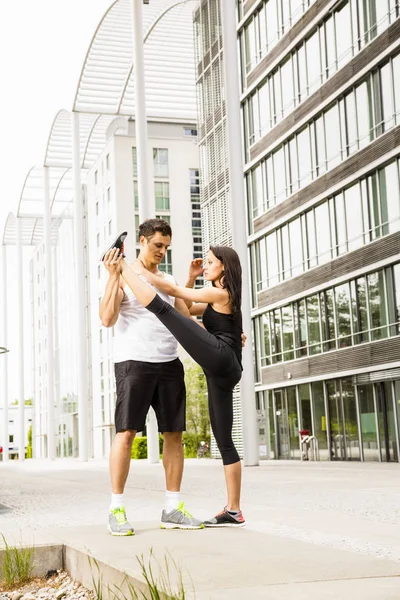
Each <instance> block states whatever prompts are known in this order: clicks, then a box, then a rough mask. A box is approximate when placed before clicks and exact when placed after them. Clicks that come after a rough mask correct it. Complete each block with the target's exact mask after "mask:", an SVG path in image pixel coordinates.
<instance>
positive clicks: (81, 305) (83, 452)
mask: <svg viewBox="0 0 400 600" xmlns="http://www.w3.org/2000/svg"><path fill="white" fill-rule="evenodd" d="M72 178H73V189H74V254H75V289H76V317H77V344H76V358H77V361H78V419H79V423H78V438H79V459H80V460H82V461H87V460H88V381H87V370H88V364H87V352H86V318H85V268H84V260H85V257H84V252H83V209H82V205H83V199H82V185H81V164H80V142H79V114H78V113H77V112H75V111H73V112H72Z"/></svg>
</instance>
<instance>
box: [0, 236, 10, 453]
mask: <svg viewBox="0 0 400 600" xmlns="http://www.w3.org/2000/svg"><path fill="white" fill-rule="evenodd" d="M1 306H2V311H1V322H2V325H1V338H0V342H1V345H2V346H4V348H7V344H8V340H7V337H8V336H7V333H8V331H7V246H4V245H2V246H1ZM0 361H1V362H2V383H3V385H2V396H3V440H2V446H3V461H6V460H8V445H9V444H8V436H9V434H8V354H7V353H5V354H3V355H2V356H0Z"/></svg>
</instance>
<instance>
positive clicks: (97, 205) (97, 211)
mask: <svg viewBox="0 0 400 600" xmlns="http://www.w3.org/2000/svg"><path fill="white" fill-rule="evenodd" d="M98 214H99V203H98V202H96V215H97V216H98Z"/></svg>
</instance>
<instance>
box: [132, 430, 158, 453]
mask: <svg viewBox="0 0 400 600" xmlns="http://www.w3.org/2000/svg"><path fill="white" fill-rule="evenodd" d="M158 440H159V447H160V456H161V455H162V453H163V447H164V438H163V436H162V435H159V436H158ZM131 458H135V459H139V458H147V437H146V436H145V435H144V436H142V437H135V439H134V440H133V444H132V451H131Z"/></svg>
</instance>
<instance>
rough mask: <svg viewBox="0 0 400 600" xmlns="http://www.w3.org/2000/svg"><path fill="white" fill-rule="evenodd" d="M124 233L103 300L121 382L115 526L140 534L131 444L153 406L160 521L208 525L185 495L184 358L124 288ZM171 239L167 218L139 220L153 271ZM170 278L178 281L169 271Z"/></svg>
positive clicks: (109, 264) (117, 531)
mask: <svg viewBox="0 0 400 600" xmlns="http://www.w3.org/2000/svg"><path fill="white" fill-rule="evenodd" d="M125 237H126V234H121V235H120V236H118V238H117V240H115V241H114V242H113V244H112V245H111V246H110V249H109V250H108V251H107V252H106V253H105V254H104V256H103V258H102V260H104V265H105V268H106V269H107V271H108V274H109V277H108V281H107V285H106V289H105V292H104V296H103V299H102V301H101V305H100V319H101V322H102V324H103V325H104V326H105V327H113V326H114V325H115V337H114V362H115V377H116V386H117V403H116V409H115V427H116V436H115V439H114V442H113V445H112V448H111V454H110V477H111V487H112V495H111V506H110V513H109V525H108V527H109V531H110V532H111V534H112V535H118V536H125V535H133V534H134V529H133V527H132V525H131V524H130V523H129V522H128V521H127V518H126V513H125V501H124V488H125V484H126V480H127V478H128V474H129V467H130V462H131V448H132V442H133V440H134V438H135V435H136V432H137V431H142V430H143V429H144V427H145V420H146V415H147V412H148V410H149V408H150V406H152V407H153V408H154V410H155V413H156V416H157V422H158V429H159V431H160V432H161V433H162V434H163V436H164V448H163V466H164V470H165V480H166V493H165V508H164V510H163V511H162V515H161V527H162V528H165V529H170V528H174V529H175V528H178V529H202V528H203V527H204V525H203V523H202V522H201V521H199V520H198V519H195V518H193V517H192V516H191V515H190V514H189V513H188V512H187V510H186V509H185V506H184V504H183V502H181V500H180V488H181V482H182V475H183V462H184V460H183V447H182V432H183V431H184V430H185V412H186V390H185V382H184V370H183V365H182V363H181V361H180V360H179V358H178V343H177V341H176V339H175V338H174V337H173V336H172V334H171V333H170V332H169V331H168V330H167V329H166V328H165V327H164V325H162V323H160V321H159V320H158V319H157V318H156V317H155V316H154V315H152V314H151V313H150V312H149V311H147V310H146V309H145V308H144V307H143V306H142V305H141V304H139V302H137V300H136V298H135V296H134V295H133V293H132V292H131V290H130V289H129V288H128V287H124V283H123V281H122V279H121V278H120V273H119V265H118V264H117V262H116V261H115V260H114V258H116V252H117V249H119V250H122V252H123V242H124V240H125ZM171 237H172V231H171V227H170V225H169V223H167V222H166V221H164V220H162V219H149V220H147V221H145V222H144V223H142V224H141V225H140V226H139V241H140V254H139V258H140V260H141V261H142V263H143V264H144V266H145V267H146V269H148V270H149V271H150V272H152V273H158V272H159V270H158V265H159V264H160V262H161V261H162V260H163V258H164V256H165V254H166V252H167V249H168V247H169V245H170V243H171ZM196 262H197V261H193V263H196ZM194 268H195V267H192V270H193V269H194ZM196 269H197V270H198V269H199V267H198V266H197V267H196ZM165 276H166V277H169V278H171V279H172V280H173V278H172V276H171V275H165ZM193 276H194V274H193V273H190V274H189V278H191V279H192V281H193ZM159 293H160V292H159ZM160 296H162V298H163V299H164V300H166V301H167V302H169V303H170V304H172V305H174V306H175V308H176V309H177V310H178V311H179V312H181V313H182V314H185V315H189V312H188V309H187V307H186V305H185V303H184V301H183V300H180V299H175V298H172V297H170V296H167V295H165V294H162V293H160Z"/></svg>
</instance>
